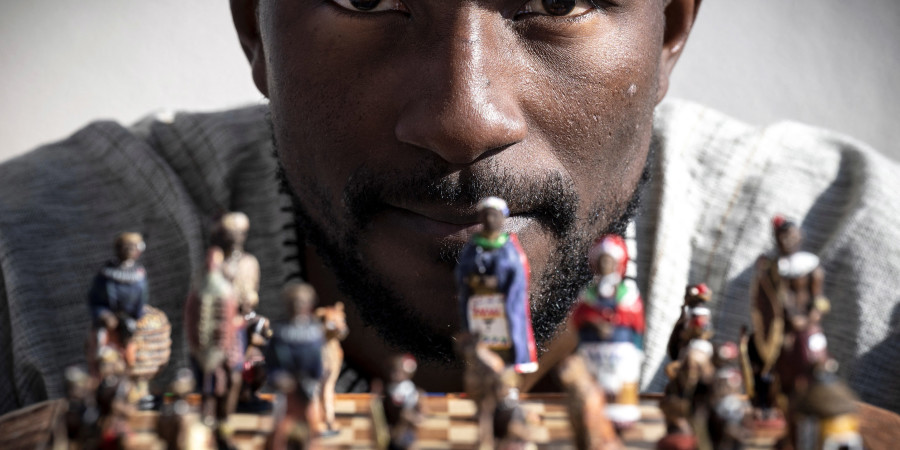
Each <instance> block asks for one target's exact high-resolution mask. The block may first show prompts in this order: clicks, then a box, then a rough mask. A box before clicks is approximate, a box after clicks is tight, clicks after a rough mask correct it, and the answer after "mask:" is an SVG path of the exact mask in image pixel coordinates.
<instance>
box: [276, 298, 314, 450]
mask: <svg viewBox="0 0 900 450" xmlns="http://www.w3.org/2000/svg"><path fill="white" fill-rule="evenodd" d="M282 298H283V299H284V301H285V303H286V304H287V307H288V310H289V311H290V316H291V319H290V321H289V322H287V323H285V324H279V325H278V326H276V327H275V328H274V332H273V334H272V339H271V340H270V341H269V346H268V347H267V348H266V366H267V371H268V372H269V382H270V383H271V384H272V385H273V386H274V387H275V389H276V390H277V391H278V392H279V393H280V394H281V398H282V399H283V400H281V402H282V405H283V407H279V408H277V409H278V411H277V412H276V414H275V423H276V425H275V430H274V432H273V433H272V435H271V436H270V442H269V445H270V447H271V448H276V449H281V448H286V447H287V446H288V445H293V446H296V447H297V448H306V447H307V446H308V445H309V443H310V441H312V440H313V438H314V437H315V436H316V435H317V433H318V431H320V430H321V429H322V426H321V418H320V415H321V413H320V408H321V405H320V404H319V402H318V390H319V387H320V386H319V385H320V380H321V379H322V373H323V372H324V370H323V367H322V346H323V345H324V343H325V332H324V330H323V329H322V324H321V322H320V321H319V320H318V319H317V318H316V317H315V315H314V312H313V308H314V307H315V305H316V292H315V289H313V287H312V285H309V284H306V283H292V284H289V285H287V286H286V287H285V288H284V291H283V293H282Z"/></svg>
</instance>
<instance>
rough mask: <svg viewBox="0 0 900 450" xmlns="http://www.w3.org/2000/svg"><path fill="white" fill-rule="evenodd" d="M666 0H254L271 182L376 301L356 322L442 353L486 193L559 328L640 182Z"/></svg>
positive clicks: (541, 317)
mask: <svg viewBox="0 0 900 450" xmlns="http://www.w3.org/2000/svg"><path fill="white" fill-rule="evenodd" d="M663 3H664V2H662V1H656V0H621V1H614V2H613V1H602V0H595V1H593V2H589V1H585V0H578V1H574V0H571V1H569V0H544V1H541V0H478V1H463V0H402V2H401V1H397V0H382V1H377V0H368V1H363V0H328V1H312V0H298V1H291V2H277V1H266V0H261V1H260V4H259V11H258V18H259V24H258V26H259V44H258V47H259V48H258V49H257V50H258V51H257V50H248V52H253V51H256V53H255V56H254V55H251V60H253V65H254V77H255V80H256V82H257V85H258V86H259V87H260V89H261V91H263V93H264V94H265V95H267V97H269V99H270V106H271V120H272V126H273V133H274V138H275V141H276V144H277V151H278V156H279V159H280V162H281V164H282V166H283V171H284V176H285V178H286V181H287V184H288V185H289V187H290V189H291V191H292V192H293V194H295V197H296V199H295V202H296V204H297V207H298V216H299V217H300V222H301V225H302V226H303V228H305V230H306V231H307V232H308V233H309V234H308V238H309V239H311V240H312V241H313V243H314V244H315V245H316V247H317V250H318V251H319V252H320V254H321V255H322V256H323V258H324V259H325V260H326V262H328V263H329V264H330V265H331V266H332V267H333V269H334V271H335V272H337V274H338V276H339V278H340V282H341V284H342V289H344V291H345V293H346V294H348V296H350V297H351V300H354V299H353V298H352V297H355V296H357V297H359V296H362V295H363V294H365V296H366V297H370V298H367V299H357V301H358V305H357V306H358V308H359V309H360V310H361V311H362V315H363V319H364V320H367V322H369V324H370V325H375V326H378V322H379V321H381V319H384V318H389V320H387V321H382V322H383V323H387V324H391V323H397V322H396V321H397V318H398V317H402V318H403V319H408V320H410V321H413V322H412V323H414V324H416V325H415V326H408V327H407V328H411V329H412V330H404V331H397V330H391V329H390V328H391V327H390V325H388V326H383V327H382V328H381V329H380V331H381V332H382V334H383V336H385V337H386V339H387V340H388V341H390V342H392V343H394V344H400V345H406V344H409V345H410V346H413V347H414V344H415V342H416V341H418V342H424V343H426V344H427V345H430V346H435V345H438V346H445V347H446V345H445V344H447V342H448V341H447V340H446V339H445V338H446V337H447V336H450V335H451V334H452V333H453V332H455V331H456V330H457V329H458V325H457V323H456V322H457V315H458V307H457V304H456V298H455V292H456V290H455V287H454V285H453V276H452V268H453V266H454V264H455V258H456V256H457V254H458V252H459V249H460V248H461V247H462V245H463V244H464V243H465V242H466V241H467V240H468V238H469V237H470V235H471V234H472V233H474V232H475V231H477V229H478V228H477V227H478V215H477V214H476V211H475V205H476V204H477V202H478V201H479V200H480V199H481V198H483V197H486V196H488V195H496V196H498V197H501V198H503V199H505V200H506V201H507V202H508V204H509V209H510V217H509V219H507V220H506V223H505V229H507V230H508V231H512V232H516V233H518V234H519V237H520V240H521V242H522V244H523V246H524V249H525V252H526V253H527V255H528V257H529V259H530V261H531V267H532V272H533V273H534V274H535V279H536V280H537V282H536V283H533V286H532V291H533V293H534V296H533V300H532V301H533V303H534V304H533V307H534V309H535V311H536V312H537V314H535V319H534V320H535V327H536V334H537V335H538V338H539V339H541V338H543V339H545V340H546V338H548V337H549V336H550V335H551V334H552V333H553V331H554V330H555V329H556V326H557V325H558V324H559V323H560V322H561V321H562V320H564V319H565V315H566V312H567V308H568V306H569V305H570V304H571V301H572V298H574V295H575V293H576V292H577V290H578V287H579V286H580V285H581V284H583V283H584V282H585V281H586V280H588V279H589V278H590V273H589V271H588V269H587V264H586V259H585V255H586V251H587V248H588V246H589V244H590V242H591V241H592V240H593V239H594V238H596V237H597V236H599V235H601V234H602V233H603V232H605V231H610V230H612V229H614V230H616V231H620V232H621V231H622V230H621V229H620V228H621V225H622V224H621V223H619V222H621V220H619V219H621V218H622V217H623V216H624V215H625V212H626V209H628V208H627V206H628V205H629V202H630V201H631V200H632V198H633V197H634V194H635V189H636V187H637V185H638V183H639V180H640V179H641V178H642V176H641V175H642V173H643V172H644V169H645V162H646V161H647V154H648V148H649V143H650V136H651V121H652V113H653V107H654V106H655V104H656V103H657V102H658V100H659V99H660V98H662V94H663V92H662V91H661V90H660V89H659V86H660V83H659V82H660V81H665V80H666V79H667V78H666V76H667V72H666V70H667V69H665V68H663V67H662V66H663V65H664V63H665V58H663V57H662V56H661V54H663V48H664V47H665V46H664V41H665V39H664V28H665V25H664V24H665V22H666V16H665V14H664V8H663ZM239 27H240V25H239ZM254 32H255V30H254ZM244 37H246V36H242V38H244ZM246 45H248V44H247V43H246V42H245V49H248V48H249V47H246ZM679 45H680V44H679ZM254 48H255V47H254ZM676 52H677V50H676ZM248 54H250V53H248ZM254 58H256V59H254ZM661 71H663V72H666V73H665V74H663V75H662V76H661ZM398 261H399V262H400V263H398ZM363 262H364V263H363ZM561 265H568V269H567V270H551V269H550V267H551V266H553V267H554V268H558V267H559V266H561ZM360 271H361V272H360ZM561 273H562V274H563V275H560V274H561ZM554 277H555V278H554ZM560 277H565V279H561V278H560ZM372 285H377V287H378V289H373V288H371V286H372ZM365 286H368V288H365ZM374 291H378V292H380V293H383V294H384V296H385V297H390V299H387V300H378V299H377V298H376V297H378V295H372V292H374ZM388 309H389V310H390V311H389V312H390V315H386V314H387V312H385V311H384V310H388ZM550 310H552V313H551V312H545V313H542V312H544V311H550ZM367 315H368V317H367ZM390 319H392V320H390ZM393 328H399V327H393ZM398 333H399V334H398ZM417 333H418V334H417ZM435 336H442V337H441V338H435ZM435 339H437V340H438V341H440V342H441V343H440V344H435V342H437V341H435ZM441 339H443V340H441ZM423 345H425V344H423ZM407 350H412V351H416V348H409V347H408V348H407ZM417 356H419V357H420V358H421V357H422V356H426V359H427V355H422V354H421V352H419V354H418V355H417Z"/></svg>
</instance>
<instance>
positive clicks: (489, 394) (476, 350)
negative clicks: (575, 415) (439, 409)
mask: <svg viewBox="0 0 900 450" xmlns="http://www.w3.org/2000/svg"><path fill="white" fill-rule="evenodd" d="M456 347H457V349H456V350H457V353H458V354H459V355H460V357H461V358H462V359H463V360H464V361H465V363H466V370H465V372H464V375H463V386H464V388H465V392H466V395H468V397H469V398H470V399H472V401H473V402H475V405H476V407H477V412H476V420H477V422H478V442H479V448H482V449H492V448H495V443H496V448H506V447H510V448H514V447H516V446H519V445H524V444H525V443H526V442H527V441H528V427H527V423H526V416H525V412H524V410H523V409H522V407H521V405H520V404H519V390H518V387H517V385H518V377H519V375H518V373H517V372H516V370H515V368H514V367H512V366H507V364H506V362H505V361H504V360H503V358H501V357H500V356H499V355H498V354H497V353H496V352H494V351H492V350H491V349H490V348H489V347H488V345H487V344H486V343H484V342H483V341H482V340H480V339H479V337H478V336H477V335H474V334H471V333H466V332H463V333H460V334H459V335H457V337H456Z"/></svg>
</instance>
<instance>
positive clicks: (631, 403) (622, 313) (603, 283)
mask: <svg viewBox="0 0 900 450" xmlns="http://www.w3.org/2000/svg"><path fill="white" fill-rule="evenodd" d="M588 263H589V264H590V267H591V271H592V272H593V273H594V279H593V280H592V281H591V282H590V283H588V285H587V286H586V287H585V288H584V289H583V290H582V291H581V294H580V295H579V297H578V303H577V304H576V306H575V310H574V311H573V313H572V317H571V326H572V327H573V328H574V329H575V330H577V332H578V337H579V344H578V353H579V354H580V355H581V356H582V357H583V358H584V360H585V362H586V363H587V364H588V367H589V369H590V370H591V373H593V374H594V376H595V377H596V378H597V381H598V382H599V383H600V385H601V386H602V387H603V389H604V390H605V391H606V394H607V397H609V398H611V399H612V401H611V402H610V403H609V404H607V407H606V411H607V415H608V416H609V418H610V419H611V420H612V421H613V422H614V423H615V424H616V426H619V427H626V426H630V425H632V424H634V423H635V422H636V421H637V420H638V419H640V409H639V408H638V379H639V377H640V372H641V361H642V359H643V351H642V348H643V334H644V303H643V301H642V300H641V295H640V293H639V292H638V288H637V284H636V283H635V282H634V280H632V279H629V278H626V277H625V272H626V267H627V264H628V248H627V247H626V245H625V240H624V239H623V238H622V237H621V236H618V235H614V234H608V235H605V236H602V237H601V238H599V239H597V240H596V241H595V242H594V244H593V246H592V247H591V249H590V251H589V252H588Z"/></svg>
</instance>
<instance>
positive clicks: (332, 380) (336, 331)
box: [316, 302, 350, 434]
mask: <svg viewBox="0 0 900 450" xmlns="http://www.w3.org/2000/svg"><path fill="white" fill-rule="evenodd" d="M316 317H317V318H318V319H319V321H320V322H321V323H322V329H323V330H324V331H325V344H324V345H323V346H322V386H321V389H320V391H319V401H320V403H321V404H322V407H323V409H324V412H325V416H324V417H325V426H326V430H324V433H325V434H334V433H336V432H337V423H336V422H335V420H334V387H335V384H336V383H337V380H338V376H339V375H340V374H341V365H342V364H343V363H344V349H342V348H341V341H343V340H344V339H346V338H347V335H348V334H349V333H350V329H348V328H347V315H346V314H345V313H344V304H343V303H341V302H337V303H336V304H335V305H334V306H322V307H319V308H316Z"/></svg>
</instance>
